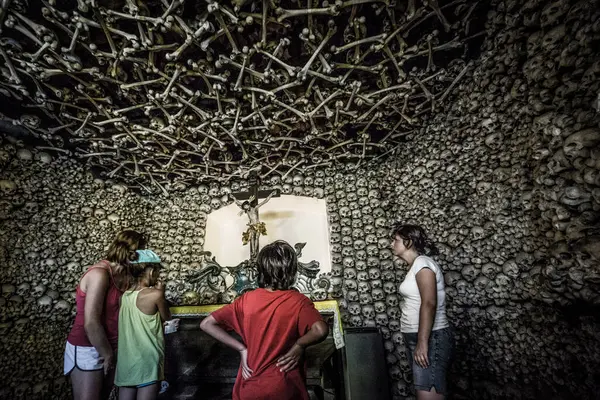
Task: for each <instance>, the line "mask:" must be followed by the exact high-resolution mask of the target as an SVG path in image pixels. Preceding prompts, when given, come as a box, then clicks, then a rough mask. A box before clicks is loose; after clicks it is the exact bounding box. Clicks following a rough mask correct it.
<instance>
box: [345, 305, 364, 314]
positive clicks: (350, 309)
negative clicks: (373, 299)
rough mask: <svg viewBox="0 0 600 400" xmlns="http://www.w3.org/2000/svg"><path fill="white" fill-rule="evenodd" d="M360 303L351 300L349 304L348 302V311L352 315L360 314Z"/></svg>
mask: <svg viewBox="0 0 600 400" xmlns="http://www.w3.org/2000/svg"><path fill="white" fill-rule="evenodd" d="M360 311H361V309H360V303H357V302H352V303H350V304H348V312H349V313H350V314H352V315H359V314H360Z"/></svg>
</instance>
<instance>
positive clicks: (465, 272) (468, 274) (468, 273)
mask: <svg viewBox="0 0 600 400" xmlns="http://www.w3.org/2000/svg"><path fill="white" fill-rule="evenodd" d="M460 273H461V275H462V276H463V278H464V279H465V280H466V281H468V282H472V281H473V280H474V279H475V278H476V277H477V275H478V273H479V271H478V270H477V269H476V268H475V267H474V266H473V265H471V264H468V265H465V266H464V267H463V269H462V270H461V271H460Z"/></svg>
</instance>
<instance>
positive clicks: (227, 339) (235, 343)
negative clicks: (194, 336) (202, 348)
mask: <svg viewBox="0 0 600 400" xmlns="http://www.w3.org/2000/svg"><path fill="white" fill-rule="evenodd" d="M200 329H202V330H203V331H204V332H206V333H208V334H209V335H210V336H212V337H214V338H215V339H217V340H218V341H219V342H221V343H223V344H225V345H227V346H229V347H231V348H232V349H235V350H237V351H243V350H246V346H245V345H244V344H243V343H241V342H240V341H239V340H236V339H235V338H234V337H233V336H231V335H230V334H229V333H227V331H226V330H225V329H223V328H221V326H219V324H218V322H217V320H216V319H215V318H214V317H213V316H212V315H209V316H208V317H206V318H204V319H203V320H202V322H201V323H200Z"/></svg>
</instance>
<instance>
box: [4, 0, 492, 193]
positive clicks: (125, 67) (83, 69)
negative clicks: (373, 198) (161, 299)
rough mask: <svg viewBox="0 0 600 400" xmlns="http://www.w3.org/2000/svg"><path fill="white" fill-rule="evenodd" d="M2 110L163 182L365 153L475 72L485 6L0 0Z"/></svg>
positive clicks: (112, 169) (402, 132)
mask: <svg viewBox="0 0 600 400" xmlns="http://www.w3.org/2000/svg"><path fill="white" fill-rule="evenodd" d="M2 7H3V8H2V13H1V14H0V22H1V29H2V32H1V35H2V37H1V39H0V63H1V67H0V71H1V72H2V78H1V82H0V92H1V93H2V95H3V96H4V101H3V104H4V107H3V113H4V114H6V116H5V119H8V120H11V119H12V123H13V124H17V125H21V126H22V127H23V128H24V129H26V130H27V131H28V132H29V133H30V137H32V138H34V139H35V141H36V142H37V144H38V145H39V144H42V145H43V146H45V147H55V148H57V149H61V150H63V152H68V154H70V155H72V156H73V157H76V158H78V159H80V160H82V161H84V162H86V163H88V164H89V166H90V167H92V168H93V169H95V170H96V171H99V172H100V173H101V174H102V175H103V176H105V177H109V178H122V179H124V180H125V181H126V182H128V183H129V184H130V185H131V186H138V187H140V188H146V189H148V190H149V191H151V190H153V188H154V189H157V188H164V187H165V186H166V185H171V186H172V185H173V183H175V184H179V185H185V184H190V183H197V182H198V181H205V180H214V179H217V180H228V179H232V178H236V177H244V176H246V175H247V174H248V172H249V171H252V170H256V171H257V172H259V175H260V176H262V177H263V178H264V177H268V176H270V175H272V174H280V175H285V174H286V173H290V172H291V171H294V170H303V169H307V168H314V167H315V166H325V165H331V164H332V163H336V162H345V163H361V162H363V160H367V159H369V158H372V157H376V156H381V155H384V154H386V152H389V151H390V150H391V149H393V148H394V147H395V146H397V145H398V144H399V143H401V142H402V141H403V140H404V139H403V138H404V137H405V136H406V135H407V134H410V133H411V132H414V131H415V130H416V129H417V128H419V127H420V126H422V125H423V123H424V121H426V118H427V116H428V115H429V114H430V113H431V112H435V110H436V109H438V108H439V107H440V105H443V104H444V101H445V100H446V99H447V98H448V95H449V93H450V92H451V90H452V89H453V87H454V86H455V84H456V83H457V82H458V81H459V80H460V78H461V77H462V76H464V74H465V73H467V72H468V70H469V65H470V64H469V63H468V59H469V58H470V57H471V56H472V53H473V50H472V49H476V48H477V46H478V43H480V42H481V39H482V35H483V33H482V29H483V26H482V21H481V20H478V19H477V18H479V17H478V15H479V14H481V12H480V11H479V7H481V5H480V3H479V2H468V1H466V0H455V1H447V2H446V1H443V2H442V1H440V2H439V3H438V1H437V0H427V1H426V2H421V1H418V0H417V1H415V0H412V1H411V0H409V1H407V2H405V1H397V2H388V1H372V0H348V1H341V0H337V1H336V2H335V3H333V2H331V3H330V2H328V1H327V0H325V1H323V2H320V3H319V2H316V1H312V0H309V1H306V0H299V1H277V0H256V1H248V0H233V1H231V2H230V1H226V2H221V3H218V2H216V1H210V0H209V1H207V2H204V1H185V0H172V1H171V0H160V1H148V2H146V1H144V2H142V1H139V2H138V1H136V0H125V1H102V2H99V1H95V0H78V1H77V2H75V1H72V2H69V1H59V2H57V1H55V0H51V1H48V2H46V1H36V0H32V1H30V2H27V1H23V0H13V1H11V0H4V1H3V2H2Z"/></svg>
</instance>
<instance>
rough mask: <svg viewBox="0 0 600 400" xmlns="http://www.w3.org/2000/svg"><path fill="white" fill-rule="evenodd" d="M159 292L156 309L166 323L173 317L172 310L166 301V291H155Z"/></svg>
mask: <svg viewBox="0 0 600 400" xmlns="http://www.w3.org/2000/svg"><path fill="white" fill-rule="evenodd" d="M154 290H156V292H157V295H156V307H157V308H158V312H159V313H160V319H162V320H163V322H164V321H170V320H171V318H173V316H172V315H171V309H170V308H169V305H168V304H167V299H165V291H164V290H163V289H154Z"/></svg>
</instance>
